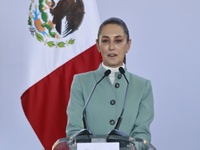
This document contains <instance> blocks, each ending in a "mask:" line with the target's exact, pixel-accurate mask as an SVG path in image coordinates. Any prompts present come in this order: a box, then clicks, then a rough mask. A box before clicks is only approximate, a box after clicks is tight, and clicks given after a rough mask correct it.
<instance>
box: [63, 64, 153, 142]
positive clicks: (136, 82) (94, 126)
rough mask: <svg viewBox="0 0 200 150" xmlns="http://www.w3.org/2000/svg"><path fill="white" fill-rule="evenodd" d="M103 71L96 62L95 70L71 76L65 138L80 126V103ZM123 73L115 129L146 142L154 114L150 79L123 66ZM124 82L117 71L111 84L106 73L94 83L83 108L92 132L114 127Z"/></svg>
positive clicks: (107, 131)
mask: <svg viewBox="0 0 200 150" xmlns="http://www.w3.org/2000/svg"><path fill="white" fill-rule="evenodd" d="M105 71H106V70H105V69H104V68H103V67H102V66H101V65H100V66H99V68H98V69H97V70H95V71H91V72H87V73H82V74H78V75H75V76H74V79H73V82H72V86H71V92H70V101H69V104H68V108H67V115H68V124H67V128H66V134H67V137H68V138H69V137H71V136H72V135H74V134H75V133H77V132H78V131H80V130H81V129H83V124H82V113H83V107H84V105H85V103H86V101H87V99H88V97H89V94H90V93H91V91H92V89H93V87H94V85H95V84H96V83H97V82H98V81H99V80H100V79H101V78H102V77H103V75H104V72H105ZM125 75H126V77H127V79H128V81H129V86H128V92H127V97H126V105H125V110H124V113H123V116H122V122H121V125H120V127H119V130H120V131H122V132H124V133H126V134H127V135H129V136H131V137H135V138H141V139H144V140H147V141H148V142H150V141H151V134H150V124H151V122H152V120H153V117H154V106H153V94H152V87H151V82H150V81H149V80H146V79H144V78H142V77H139V76H136V75H134V74H132V73H129V72H128V71H127V70H126V69H125ZM126 86H127V82H126V80H125V78H124V76H123V75H122V74H120V72H117V73H115V82H114V84H111V82H110V79H109V77H105V78H104V79H103V80H102V81H101V82H100V83H99V84H98V85H97V87H96V89H95V91H94V93H93V95H92V97H91V100H90V102H89V103H88V106H87V109H86V116H87V124H88V128H89V130H91V131H92V132H93V134H94V135H107V134H108V133H109V132H110V131H111V130H112V129H113V128H114V127H115V125H116V122H117V120H118V117H119V116H120V114H121V111H122V107H123V103H124V97H125V92H126Z"/></svg>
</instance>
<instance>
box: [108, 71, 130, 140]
mask: <svg viewBox="0 0 200 150" xmlns="http://www.w3.org/2000/svg"><path fill="white" fill-rule="evenodd" d="M119 72H120V73H121V74H122V75H123V76H124V78H125V80H126V82H127V86H126V91H125V96H124V103H123V107H122V111H121V114H120V116H119V118H118V120H117V123H116V126H115V128H114V129H113V130H111V131H110V132H109V133H108V137H107V142H110V139H109V137H110V136H112V135H116V136H122V137H128V135H126V134H125V133H123V132H121V131H120V130H119V127H120V125H121V122H122V115H123V113H124V109H125V105H126V97H127V92H128V85H129V81H128V80H127V78H126V75H125V70H124V68H123V67H119Z"/></svg>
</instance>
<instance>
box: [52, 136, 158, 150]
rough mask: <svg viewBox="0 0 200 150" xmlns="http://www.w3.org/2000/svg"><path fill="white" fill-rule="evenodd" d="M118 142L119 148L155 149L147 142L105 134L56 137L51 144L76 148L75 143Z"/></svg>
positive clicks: (56, 148)
mask: <svg viewBox="0 0 200 150" xmlns="http://www.w3.org/2000/svg"><path fill="white" fill-rule="evenodd" d="M107 142H118V143H119V145H120V147H119V149H120V150H156V148H155V147H154V146H153V145H152V144H151V143H149V142H147V141H145V140H143V139H139V138H132V137H121V136H109V137H108V136H107V135H106V136H105V135H96V136H94V135H92V136H85V135H84V136H79V137H76V138H72V139H71V140H69V141H68V140H67V138H61V139H58V140H57V141H56V142H55V143H54V145H53V146H52V150H77V143H107Z"/></svg>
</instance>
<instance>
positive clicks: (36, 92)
mask: <svg viewBox="0 0 200 150" xmlns="http://www.w3.org/2000/svg"><path fill="white" fill-rule="evenodd" d="M27 9H28V10H29V11H28V12H27V14H29V15H28V16H27V30H26V33H25V40H24V53H23V62H24V63H23V70H22V71H23V73H24V74H25V79H24V83H23V84H24V85H25V89H26V90H25V91H24V93H23V94H22V96H21V102H22V108H23V110H24V113H25V115H26V117H27V119H28V121H29V122H30V125H31V126H32V128H33V130H34V132H35V133H36V135H37V136H38V139H39V140H40V141H41V143H42V145H43V146H44V148H45V150H50V149H51V147H52V145H53V143H54V142H55V141H56V140H57V139H59V138H63V137H65V136H66V133H65V130H66V125H67V115H66V108H67V104H68V100H69V93H70V86H71V82H72V78H73V76H74V74H77V73H82V72H86V71H90V70H95V69H97V67H98V66H99V64H100V62H101V56H100V54H99V52H98V50H97V49H96V45H95V40H96V38H97V31H98V27H99V16H98V8H97V5H96V1H95V0H89V1H83V0H75V1H74V0H66V1H64V0H57V1H56V0H55V1H50V0H34V1H33V0H30V5H29V6H28V7H27Z"/></svg>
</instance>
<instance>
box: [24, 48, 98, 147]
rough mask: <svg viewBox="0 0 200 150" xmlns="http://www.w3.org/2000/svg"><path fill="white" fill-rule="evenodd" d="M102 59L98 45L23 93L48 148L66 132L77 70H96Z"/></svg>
mask: <svg viewBox="0 0 200 150" xmlns="http://www.w3.org/2000/svg"><path fill="white" fill-rule="evenodd" d="M101 61H102V59H101V56H100V53H99V52H98V50H97V49H96V45H94V46H92V47H90V48H89V49H87V50H86V51H84V52H82V53H81V54H79V55H77V56H76V57H74V58H73V59H71V60H70V61H68V62H66V63H65V64H64V65H62V66H60V67H59V68H57V69H56V70H54V71H53V72H51V73H50V74H49V75H47V76H46V77H44V78H43V79H42V80H40V81H39V82H37V83H36V84H34V85H33V86H31V87H30V88H29V89H28V90H26V91H25V92H24V93H23V95H22V96H21V101H22V107H23V110H24V113H25V115H26V117H27V119H28V121H29V122H30V124H31V126H32V128H33V130H34V131H35V133H36V135H37V136H38V138H39V140H40V142H41V143H42V145H43V146H44V148H45V149H46V150H51V147H52V145H53V143H54V142H55V141H56V140H57V139H59V138H63V137H65V136H66V133H65V130H66V124H67V116H66V108H67V104H68V100H69V93H70V86H71V82H72V79H73V76H74V74H77V73H82V72H87V71H90V70H95V69H97V67H98V66H99V64H100V62H101Z"/></svg>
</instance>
